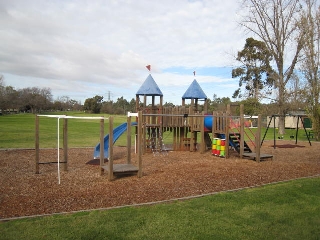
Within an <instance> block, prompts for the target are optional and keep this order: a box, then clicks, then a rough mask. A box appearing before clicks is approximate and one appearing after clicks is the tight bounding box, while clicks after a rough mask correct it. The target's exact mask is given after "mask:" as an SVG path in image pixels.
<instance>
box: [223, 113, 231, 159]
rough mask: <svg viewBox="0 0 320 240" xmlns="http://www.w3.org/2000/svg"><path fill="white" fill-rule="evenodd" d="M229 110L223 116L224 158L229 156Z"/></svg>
mask: <svg viewBox="0 0 320 240" xmlns="http://www.w3.org/2000/svg"><path fill="white" fill-rule="evenodd" d="M229 114H230V113H229V112H227V113H225V117H224V121H225V123H224V125H225V130H224V132H225V140H226V142H225V158H229V131H230V126H229V125H230V119H229Z"/></svg>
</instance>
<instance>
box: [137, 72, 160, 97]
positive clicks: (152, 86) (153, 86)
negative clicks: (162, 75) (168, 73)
mask: <svg viewBox="0 0 320 240" xmlns="http://www.w3.org/2000/svg"><path fill="white" fill-rule="evenodd" d="M136 95H146V96H163V94H162V92H161V90H160V88H159V87H158V85H157V83H156V82H155V81H154V79H153V77H152V76H151V74H149V76H148V77H147V79H146V80H145V81H144V83H143V84H142V85H141V87H140V88H139V90H138V92H137V93H136Z"/></svg>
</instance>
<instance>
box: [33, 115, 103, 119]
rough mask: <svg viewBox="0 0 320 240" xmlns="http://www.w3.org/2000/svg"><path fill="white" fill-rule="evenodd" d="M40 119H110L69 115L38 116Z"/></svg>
mask: <svg viewBox="0 0 320 240" xmlns="http://www.w3.org/2000/svg"><path fill="white" fill-rule="evenodd" d="M37 116H39V117H51V118H68V119H70V118H74V119H109V118H105V117H74V116H67V115H37Z"/></svg>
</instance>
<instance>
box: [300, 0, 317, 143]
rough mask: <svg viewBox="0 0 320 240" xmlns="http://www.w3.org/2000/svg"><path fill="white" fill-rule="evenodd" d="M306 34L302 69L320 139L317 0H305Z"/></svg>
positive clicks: (304, 29)
mask: <svg viewBox="0 0 320 240" xmlns="http://www.w3.org/2000/svg"><path fill="white" fill-rule="evenodd" d="M300 27H301V29H302V30H303V32H304V33H305V34H304V45H303V56H304V58H303V60H302V61H301V70H302V72H303V73H304V77H305V79H306V80H307V83H308V85H307V86H308V87H307V89H306V91H305V92H306V96H307V97H308V110H309V114H310V116H311V119H312V127H313V130H314V135H315V138H316V140H319V139H320V103H319V97H320V96H319V95H320V77H319V67H320V7H319V5H318V4H317V1H316V0H305V10H304V14H303V19H302V21H301V25H300Z"/></svg>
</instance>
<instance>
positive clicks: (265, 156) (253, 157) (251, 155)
mask: <svg viewBox="0 0 320 240" xmlns="http://www.w3.org/2000/svg"><path fill="white" fill-rule="evenodd" d="M242 156H243V157H247V158H249V159H253V160H256V157H257V154H256V153H254V152H251V153H244V154H243V155H242ZM266 158H271V160H272V158H273V155H270V154H264V153H261V154H260V159H266Z"/></svg>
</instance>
